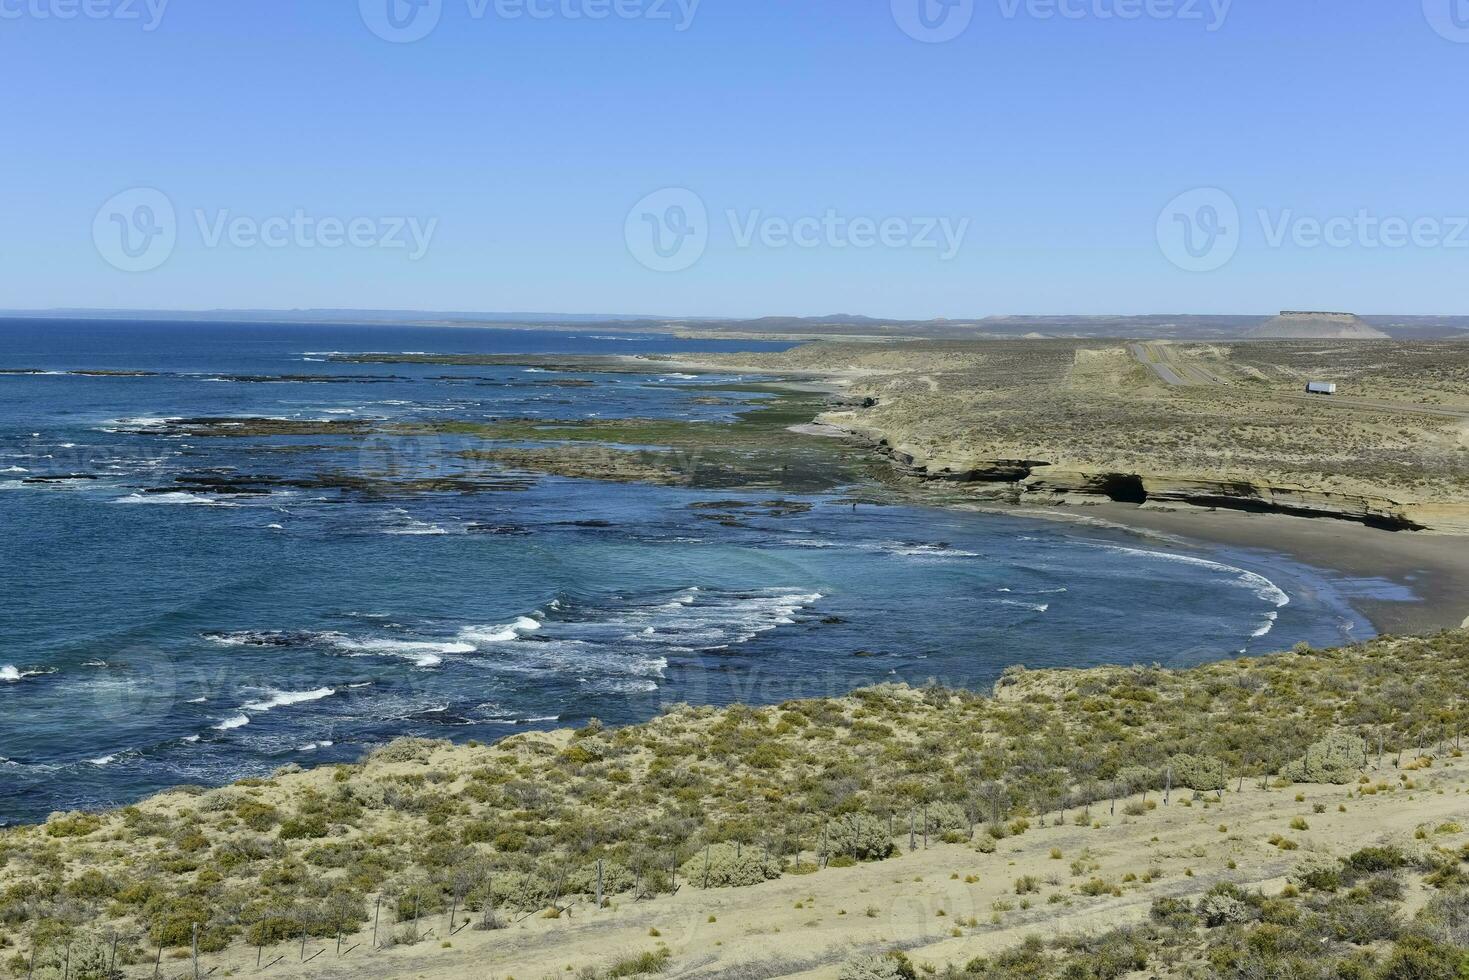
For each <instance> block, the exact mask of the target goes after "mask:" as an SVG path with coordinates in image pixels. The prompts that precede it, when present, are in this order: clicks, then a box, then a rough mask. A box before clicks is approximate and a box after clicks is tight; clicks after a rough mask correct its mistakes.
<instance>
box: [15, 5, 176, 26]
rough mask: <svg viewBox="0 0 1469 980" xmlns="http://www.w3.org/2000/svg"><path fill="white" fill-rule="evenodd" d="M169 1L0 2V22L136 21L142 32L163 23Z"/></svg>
mask: <svg viewBox="0 0 1469 980" xmlns="http://www.w3.org/2000/svg"><path fill="white" fill-rule="evenodd" d="M167 10H168V0H0V20H78V19H81V20H117V21H136V22H138V23H139V24H140V25H142V28H143V30H145V31H156V30H157V29H158V25H159V24H161V23H163V15H164V13H165V12H167Z"/></svg>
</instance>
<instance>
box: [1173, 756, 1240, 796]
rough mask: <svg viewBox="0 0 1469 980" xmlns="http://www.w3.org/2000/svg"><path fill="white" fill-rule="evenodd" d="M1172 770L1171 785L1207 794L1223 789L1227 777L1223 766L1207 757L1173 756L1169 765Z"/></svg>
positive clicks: (1212, 758)
mask: <svg viewBox="0 0 1469 980" xmlns="http://www.w3.org/2000/svg"><path fill="white" fill-rule="evenodd" d="M1169 765H1170V766H1171V768H1172V769H1173V785H1174V786H1181V787H1183V788H1184V789H1192V790H1198V791H1199V792H1201V793H1207V792H1210V791H1213V790H1218V789H1223V788H1224V785H1225V782H1226V781H1227V779H1228V777H1227V775H1226V772H1225V768H1224V764H1223V763H1222V762H1220V761H1219V760H1218V759H1215V758H1214V757H1212V756H1207V755H1188V754H1182V755H1175V756H1174V757H1173V759H1172V761H1171V762H1170V763H1169Z"/></svg>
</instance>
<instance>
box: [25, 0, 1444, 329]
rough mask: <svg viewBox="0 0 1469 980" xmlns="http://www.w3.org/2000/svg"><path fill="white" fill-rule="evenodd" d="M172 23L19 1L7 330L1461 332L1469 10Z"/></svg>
mask: <svg viewBox="0 0 1469 980" xmlns="http://www.w3.org/2000/svg"><path fill="white" fill-rule="evenodd" d="M150 2H151V3H152V4H153V5H154V6H153V7H152V8H151V9H150V7H149V3H150ZM162 2H163V0H0V77H3V78H4V80H5V82H6V92H7V97H6V99H5V100H4V102H3V103H0V133H3V138H4V139H5V140H6V143H7V148H8V152H6V153H5V154H3V155H0V188H3V191H0V193H3V194H4V198H5V204H6V206H5V214H4V217H3V218H0V270H3V271H0V308H9V309H25V308H49V307H114V308H116V307H122V308H168V309H198V308H220V307H250V308H292V307H354V308H400V309H428V310H433V309H439V310H542V311H562V312H647V313H658V314H668V315H675V314H729V315H763V314H820V313H830V312H837V311H842V312H860V313H868V314H872V315H877V316H893V317H897V316H903V317H929V316H950V317H962V316H978V315H986V314H996V313H1001V314H1003V313H1086V312H1093V313H1102V312H1112V313H1122V312H1197V313H1211V312H1214V313H1224V312H1268V311H1272V310H1276V309H1280V308H1330V309H1336V308H1341V309H1350V310H1356V311H1359V312H1367V313H1379V312H1401V313H1469V303H1466V290H1465V287H1464V283H1465V282H1466V281H1469V277H1466V273H1469V228H1461V227H1460V226H1459V222H1458V220H1456V219H1459V218H1461V217H1462V216H1469V181H1466V180H1465V176H1464V175H1465V160H1466V158H1469V153H1466V150H1469V137H1466V135H1465V127H1464V125H1463V119H1464V115H1463V112H1462V110H1461V109H1460V108H1459V106H1460V103H1461V101H1462V97H1463V94H1464V92H1465V91H1466V90H1469V0H1452V2H1454V3H1460V4H1462V5H1463V7H1464V8H1465V9H1463V10H1461V11H1459V13H1460V14H1461V15H1462V18H1461V20H1453V19H1450V17H1449V12H1450V10H1449V3H1450V2H1451V0H1390V2H1389V0H1237V2H1234V3H1233V4H1230V5H1228V6H1227V8H1223V9H1221V8H1220V6H1219V5H1220V4H1221V3H1224V0H1214V6H1212V7H1211V5H1210V3H1209V0H1200V2H1199V3H1198V4H1197V5H1194V4H1193V2H1192V0H956V2H960V3H961V4H962V3H972V4H973V10H972V13H971V12H970V11H967V10H966V9H964V8H963V7H957V8H955V9H954V10H952V11H949V16H950V17H951V18H954V19H950V20H947V21H944V20H942V19H941V18H940V16H939V15H940V14H941V13H942V10H941V8H939V7H938V2H939V0H891V2H890V0H702V2H699V3H698V4H697V6H696V7H694V8H693V9H689V6H688V5H689V4H690V3H692V0H666V3H665V2H664V0H488V6H485V5H484V2H485V0H431V2H437V3H440V4H441V7H440V9H439V10H437V11H436V13H437V17H438V19H437V23H436V26H434V27H433V29H432V30H431V31H429V32H428V33H427V34H426V36H424V37H423V38H421V39H419V40H416V41H412V42H407V43H399V42H395V41H392V40H385V39H384V38H382V37H379V36H377V35H376V34H375V33H374V32H373V30H372V29H370V27H369V22H372V23H377V24H379V25H381V24H383V23H386V22H385V21H383V20H382V17H383V13H384V6H383V5H384V4H385V3H387V2H389V0H361V3H359V0H310V2H307V0H249V2H244V3H231V2H219V0H168V2H167V3H166V6H163V7H162V9H161V10H160V9H159V7H158V5H159V4H160V3H162ZM391 2H393V3H399V4H401V3H404V0H391ZM920 2H923V3H928V4H932V5H933V6H931V7H929V8H928V14H929V23H933V24H939V25H940V27H939V28H938V29H939V30H948V29H952V28H954V27H955V25H961V24H962V20H960V19H957V18H960V17H961V16H962V15H965V14H970V15H971V17H972V19H971V20H970V21H969V22H968V24H967V27H965V28H964V29H963V30H962V31H961V32H959V33H958V34H957V36H955V37H954V38H953V39H951V40H948V41H944V42H942V43H925V42H924V41H921V40H917V39H915V38H914V37H911V36H909V34H907V33H905V32H904V30H903V27H902V25H903V24H907V25H909V26H910V27H912V26H913V25H916V24H917V23H918V21H916V20H915V16H916V10H917V8H916V5H917V4H918V3H920ZM521 3H524V4H534V5H535V6H536V9H537V11H538V12H540V13H542V14H545V15H546V16H538V17H531V16H528V15H526V14H524V13H522V15H521V16H518V17H517V16H511V15H512V14H514V13H515V12H517V11H523V10H524V7H518V6H515V4H521ZM85 4H91V5H92V6H91V7H90V8H88V10H89V12H90V14H91V15H92V16H88V15H87V13H86V12H84V11H82V10H81V8H82V7H83V6H84V5H85ZM374 4H376V6H374ZM497 4H498V5H500V9H497ZM615 4H621V5H622V6H621V7H617V6H615ZM1058 4H1059V5H1061V6H1063V7H1065V8H1066V9H1067V11H1068V12H1069V14H1070V16H1059V15H1058V16H1046V15H1047V13H1048V12H1050V11H1054V10H1056V9H1057V6H1058ZM905 5H906V6H905ZM895 8H896V12H895ZM1129 8H1130V9H1134V10H1137V11H1139V12H1140V13H1141V16H1138V17H1136V18H1126V19H1124V18H1121V17H1118V16H1116V14H1117V13H1118V11H1119V10H1122V11H1126V10H1127V9H1129ZM598 9H601V10H605V11H609V12H610V16H607V17H605V18H604V19H593V18H591V17H588V16H585V15H586V14H588V13H589V12H591V13H595V12H596V11H597V10H598ZM617 10H621V13H622V16H619V15H617V13H616V11H617ZM73 11H76V12H77V15H76V16H74V17H71V18H66V17H63V16H62V15H63V14H67V13H70V12H73ZM364 11H365V12H364ZM1149 11H1151V14H1150V13H1149ZM398 12H399V14H400V15H401V16H400V20H399V22H400V23H407V24H409V25H410V27H412V28H421V27H423V26H424V25H425V24H426V23H428V22H427V21H424V20H417V21H414V20H411V19H409V18H408V14H410V13H412V11H411V9H410V8H408V7H407V6H406V5H405V6H403V7H401V8H399V11H398ZM430 12H433V11H431V9H427V8H426V10H425V11H419V14H420V16H424V15H426V14H427V13H430ZM160 14H161V16H160ZM574 14H581V15H583V16H580V17H574V16H571V15H574ZM1108 15H1112V16H1108ZM1461 23H1462V24H1465V25H1466V26H1465V27H1463V28H1461V27H1459V24H1461ZM150 27H151V28H152V29H148V28H150ZM680 28H683V29H680ZM388 33H390V34H391V32H390V31H389V32H388ZM917 33H919V34H922V33H923V32H922V31H921V30H918V31H917ZM138 188H143V189H148V193H149V194H152V193H154V192H156V193H159V194H161V195H162V196H163V198H164V200H166V202H167V204H168V206H169V207H171V208H172V210H173V212H174V219H173V222H172V223H171V226H170V227H171V229H172V232H173V234H172V235H171V236H166V237H160V236H158V235H156V234H152V233H153V232H156V231H157V230H158V229H159V228H160V227H161V226H160V224H159V222H160V220H162V217H163V216H161V215H160V214H158V213H157V210H156V209H155V210H151V211H148V212H145V213H139V212H138V206H139V201H140V200H141V201H143V202H144V203H149V202H156V201H157V200H158V199H157V197H154V196H149V197H144V198H139V197H138V194H137V192H136V190H135V189H138ZM1200 188H1214V189H1217V191H1222V192H1223V194H1224V197H1223V198H1222V199H1221V198H1219V197H1218V194H1217V192H1210V195H1211V196H1208V197H1204V198H1200V197H1199V196H1198V195H1197V194H1195V195H1193V196H1191V197H1187V198H1183V199H1182V200H1183V201H1185V202H1186V204H1185V205H1184V213H1182V214H1181V215H1179V214H1175V213H1174V211H1173V210H1170V209H1172V208H1175V205H1173V204H1172V202H1175V201H1176V200H1178V199H1180V195H1183V194H1185V193H1186V192H1191V191H1195V190H1196V189H1200ZM665 189H676V194H677V196H675V197H672V198H670V197H669V196H668V193H667V192H666V190H665ZM660 191H665V193H664V194H663V195H662V196H661V197H660V196H658V195H657V194H656V193H655V192H660ZM119 195H121V196H120V197H119ZM649 195H653V196H652V197H651V198H650V197H649ZM689 195H692V198H690V197H689ZM691 200H692V201H694V202H697V205H698V206H699V207H702V209H703V212H704V213H703V214H702V215H700V214H698V213H690V210H689V209H688V208H684V209H683V210H682V211H679V212H677V213H674V212H672V211H670V209H669V208H670V204H669V202H670V201H673V202H674V203H675V204H678V205H679V206H680V207H682V205H683V203H685V202H688V201H691ZM1201 200H1202V201H1203V202H1204V203H1205V204H1209V205H1210V206H1213V205H1214V204H1216V203H1218V202H1220V201H1221V200H1222V201H1223V202H1226V203H1225V205H1224V213H1223V215H1222V216H1221V214H1220V208H1218V207H1215V208H1214V209H1213V211H1212V212H1211V213H1210V214H1208V215H1205V214H1203V213H1202V211H1201V210H1200V207H1201V205H1200V203H1199V202H1200V201H1201ZM107 202H112V203H107ZM640 202H644V203H642V204H640ZM647 202H651V203H647ZM104 204H106V207H104ZM1230 205H1232V206H1233V207H1234V208H1236V209H1237V212H1238V217H1237V220H1236V219H1235V217H1234V216H1233V215H1232V214H1230V213H1229V212H1228V206H1230ZM1262 211H1263V212H1264V213H1265V214H1264V217H1263V218H1262V216H1261V212H1262ZM99 214H100V216H99ZM1160 216H1162V217H1161V220H1160ZM150 218H151V219H152V220H151V221H150V220H148V219H150ZM1221 218H1222V220H1216V219H1221ZM1333 219H1335V222H1336V223H1335V225H1334V226H1332V227H1334V228H1335V236H1334V237H1335V243H1334V244H1331V245H1327V244H1322V243H1320V242H1318V241H1316V240H1315V238H1314V237H1313V235H1312V225H1311V222H1312V221H1318V222H1331V221H1332V220H1333ZM1383 220H1388V221H1389V222H1391V221H1392V220H1397V221H1399V222H1401V226H1402V227H1403V228H1411V229H1412V230H1413V233H1412V234H1410V235H1408V236H1407V238H1408V240H1407V241H1406V243H1398V242H1396V241H1390V242H1389V244H1391V245H1393V246H1394V247H1388V245H1384V244H1382V235H1381V234H1380V232H1379V225H1378V224H1377V223H1378V222H1381V221H1383ZM1465 220H1466V223H1469V219H1465ZM135 221H136V224H135V225H134V222H135ZM230 221H234V222H236V225H237V228H236V229H235V230H234V231H229V230H227V229H228V228H229V225H228V222H230ZM119 222H120V224H119ZM293 222H294V225H295V226H296V227H294V228H292V230H289V231H287V230H286V229H287V227H288V226H291V225H292V224H293ZM323 222H325V224H324V225H323V224H322V223H323ZM354 222H355V223H356V230H357V235H356V239H355V240H354V241H353V242H346V243H343V242H342V239H343V238H344V237H345V233H344V229H345V228H347V227H348V226H350V225H352V223H354ZM854 223H855V224H854ZM694 224H697V225H699V226H700V227H699V228H698V229H697V230H698V232H699V233H698V234H695V235H693V236H692V237H691V238H690V237H689V236H684V237H682V238H680V237H678V236H677V235H676V232H678V231H679V229H685V230H687V229H691V228H693V225H694ZM1221 224H1222V225H1223V228H1222V235H1215V236H1212V237H1211V236H1208V235H1207V231H1208V229H1209V228H1210V227H1216V228H1217V227H1219V226H1220V225H1221ZM334 225H336V226H337V227H333V226H334ZM882 227H885V228H886V232H887V233H886V234H885V235H874V234H872V232H873V230H874V229H876V228H882ZM302 228H304V229H305V230H300V229H302ZM414 228H416V229H417V232H418V234H417V238H415V237H414V235H413V234H412V229H414ZM124 229H127V230H128V234H129V235H130V236H132V235H143V234H145V233H148V234H149V236H150V237H147V238H130V239H129V241H131V242H132V247H133V248H134V249H135V250H136V249H138V248H143V247H144V246H146V247H147V248H148V249H149V250H150V251H147V252H145V253H144V255H143V258H142V259H140V260H139V261H140V262H141V264H143V265H147V266H150V268H147V269H146V270H144V271H128V270H127V268H126V267H127V266H128V265H129V260H128V259H127V258H125V257H123V258H119V253H118V252H117V250H116V246H117V241H112V242H111V243H110V244H109V242H108V238H107V236H108V235H114V236H120V235H121V234H122V233H123V230H124ZM654 229H657V230H658V233H659V234H660V235H666V236H670V237H666V238H660V243H661V244H663V245H664V246H665V248H673V247H674V246H679V247H680V248H683V249H684V251H682V252H677V253H676V254H675V255H674V257H673V258H672V259H671V260H669V262H668V263H665V264H671V265H673V266H677V267H678V268H676V269H675V270H674V271H660V270H659V268H657V266H658V265H659V261H658V260H656V259H654V260H652V261H651V262H650V261H649V256H650V254H651V253H650V252H649V251H648V243H649V242H648V240H643V241H639V239H638V236H639V235H640V234H642V235H645V236H650V235H652V234H653V230H654ZM783 229H784V230H785V232H786V234H783V233H782V231H783ZM943 229H947V230H948V234H949V239H948V243H947V244H945V238H944V234H943V232H942V230H943ZM1281 229H1284V231H1283V232H1282V231H1281ZM1398 230H1401V229H1398ZM863 231H866V232H868V234H866V235H864V234H863V233H862V232H863ZM1391 231H1392V229H1391V225H1389V234H1388V236H1387V237H1388V239H1389V240H1391V239H1393V235H1392V234H1391ZM792 234H795V235H796V237H797V238H799V240H800V241H799V243H797V242H796V241H792V240H790V239H791V236H792ZM1181 234H1187V235H1189V236H1190V237H1189V238H1188V239H1187V240H1186V241H1185V240H1181V239H1179V238H1178V237H1177V236H1178V235H1181ZM1282 234H1283V236H1284V237H1283V238H1280V237H1279V236H1280V235H1282ZM262 237H264V238H266V239H268V240H269V241H268V243H264V242H262V241H261V240H260V239H261V238H262ZM1399 237H1401V236H1399ZM875 238H876V239H879V240H876V241H874V240H873V239H875ZM686 239H687V240H686ZM1216 239H1217V241H1216ZM1273 239H1274V240H1273ZM1180 241H1184V244H1183V246H1182V247H1184V248H1185V249H1186V248H1187V247H1188V245H1193V246H1195V247H1196V249H1198V251H1196V252H1195V253H1193V254H1192V256H1190V255H1189V253H1187V252H1184V253H1182V254H1181V253H1180V252H1179V248H1180V247H1181V246H1180ZM398 243H401V244H402V245H403V247H395V246H396V245H397V244H398ZM929 243H933V244H935V245H936V246H938V247H927V246H928V244H929ZM328 246H332V247H328ZM420 253H421V254H420ZM155 263H156V267H155ZM650 264H651V265H652V266H654V267H652V268H650V267H649V266H650ZM119 266H122V267H119ZM1199 266H1203V267H1206V268H1205V269H1204V271H1190V269H1191V268H1197V267H1199Z"/></svg>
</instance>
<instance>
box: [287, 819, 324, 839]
mask: <svg viewBox="0 0 1469 980" xmlns="http://www.w3.org/2000/svg"><path fill="white" fill-rule="evenodd" d="M326 832H327V824H326V817H325V816H324V815H322V814H320V813H309V814H307V813H302V814H297V815H296V816H294V817H291V818H290V819H288V820H283V821H282V822H281V829H280V836H281V840H310V839H315V838H318V837H325V836H326Z"/></svg>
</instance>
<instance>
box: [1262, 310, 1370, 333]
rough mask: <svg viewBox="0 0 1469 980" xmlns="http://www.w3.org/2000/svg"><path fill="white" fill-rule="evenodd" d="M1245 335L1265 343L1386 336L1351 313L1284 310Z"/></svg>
mask: <svg viewBox="0 0 1469 980" xmlns="http://www.w3.org/2000/svg"><path fill="white" fill-rule="evenodd" d="M1246 336H1248V337H1251V338H1259V339H1262V340H1264V339H1268V340H1387V339H1389V335H1388V334H1385V333H1383V332H1382V331H1381V330H1378V329H1377V328H1376V327H1373V326H1372V325H1371V324H1369V323H1367V322H1366V321H1365V320H1362V319H1361V318H1360V317H1358V316H1357V315H1356V314H1354V313H1308V312H1297V311H1290V310H1287V311H1286V312H1284V313H1281V314H1280V316H1277V317H1273V318H1272V319H1269V320H1266V321H1265V322H1264V323H1262V324H1260V325H1259V326H1258V327H1256V328H1255V329H1253V330H1251V331H1250V332H1249V333H1248V334H1246Z"/></svg>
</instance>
